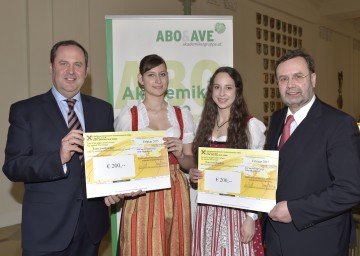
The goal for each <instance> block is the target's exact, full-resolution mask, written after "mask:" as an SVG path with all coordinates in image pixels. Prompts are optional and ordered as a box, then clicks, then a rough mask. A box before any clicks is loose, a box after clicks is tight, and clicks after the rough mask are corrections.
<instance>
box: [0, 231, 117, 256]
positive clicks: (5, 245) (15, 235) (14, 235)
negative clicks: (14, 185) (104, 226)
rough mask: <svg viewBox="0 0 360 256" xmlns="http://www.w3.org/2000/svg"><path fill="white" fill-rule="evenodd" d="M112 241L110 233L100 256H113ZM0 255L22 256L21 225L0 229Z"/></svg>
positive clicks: (104, 240)
mask: <svg viewBox="0 0 360 256" xmlns="http://www.w3.org/2000/svg"><path fill="white" fill-rule="evenodd" d="M110 241H111V238H110V232H108V233H107V234H106V236H105V237H104V239H103V241H102V242H101V245H100V253H99V256H111V243H110ZM0 255H4V256H21V230H20V224H19V225H13V226H9V227H4V228H0Z"/></svg>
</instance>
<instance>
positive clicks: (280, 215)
mask: <svg viewBox="0 0 360 256" xmlns="http://www.w3.org/2000/svg"><path fill="white" fill-rule="evenodd" d="M269 217H270V218H271V219H272V220H273V221H278V222H283V223H290V222H291V221H292V218H291V215H290V213H289V209H288V207H287V201H282V202H279V203H277V204H276V205H275V206H274V208H273V209H272V210H271V211H270V212H269Z"/></svg>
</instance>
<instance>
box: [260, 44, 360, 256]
mask: <svg viewBox="0 0 360 256" xmlns="http://www.w3.org/2000/svg"><path fill="white" fill-rule="evenodd" d="M276 77H277V81H278V86H279V89H280V93H281V99H282V101H283V102H284V103H285V105H286V107H285V108H283V109H281V110H279V111H277V112H275V113H274V114H273V116H272V118H271V123H270V127H269V131H268V138H267V143H266V149H271V150H277V149H278V146H279V142H280V141H281V138H280V137H281V134H282V130H283V127H284V123H285V120H286V119H287V117H288V116H290V115H292V116H293V117H294V119H293V121H292V122H291V125H290V126H289V128H290V134H291V136H290V138H289V139H288V140H287V141H286V142H285V144H283V146H282V147H281V149H280V150H279V178H278V187H277V191H276V200H277V204H276V206H275V207H274V208H273V209H272V210H271V211H270V213H269V214H268V217H267V218H266V217H265V218H266V219H265V244H266V252H267V255H268V256H279V255H284V256H305V255H306V256H320V255H326V256H345V255H347V254H348V248H349V242H350V237H351V230H352V228H353V221H352V215H351V208H352V207H353V206H355V205H356V204H357V203H358V202H359V201H360V134H359V129H358V127H357V125H356V122H355V120H354V119H353V118H352V117H351V116H349V115H347V114H345V113H343V112H341V111H339V110H337V109H335V108H333V107H331V106H329V105H327V104H325V103H324V102H322V101H321V100H320V99H319V98H318V97H316V96H315V93H314V88H315V84H316V74H315V64H314V61H313V59H312V58H311V57H310V56H309V55H308V54H307V53H305V52H304V51H303V50H294V51H290V52H287V53H286V54H285V55H284V56H282V57H281V58H280V59H279V60H278V61H277V63H276Z"/></svg>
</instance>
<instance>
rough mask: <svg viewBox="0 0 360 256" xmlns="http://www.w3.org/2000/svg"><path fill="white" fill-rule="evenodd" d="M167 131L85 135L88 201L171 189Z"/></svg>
mask: <svg viewBox="0 0 360 256" xmlns="http://www.w3.org/2000/svg"><path fill="white" fill-rule="evenodd" d="M165 136H166V135H165V132H164V131H136V132H98V133H84V159H85V174H86V192H87V197H88V198H93V197H100V196H108V195H116V194H122V193H128V192H132V191H137V190H143V191H148V190H156V189H165V188H170V173H169V161H168V152H167V150H166V148H165V146H164V140H163V137H165Z"/></svg>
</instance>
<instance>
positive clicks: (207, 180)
mask: <svg viewBox="0 0 360 256" xmlns="http://www.w3.org/2000/svg"><path fill="white" fill-rule="evenodd" d="M198 152H199V156H198V168H199V170H200V171H202V172H203V175H204V178H202V179H200V180H199V184H198V203H204V204H212V205H220V206H227V207H232V208H241V209H246V210H253V211H261V212H269V211H270V210H271V209H272V208H273V207H274V206H275V204H276V200H275V196H276V188H277V177H278V159H279V152H278V151H270V150H249V149H230V148H203V147H200V148H199V151H198Z"/></svg>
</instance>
